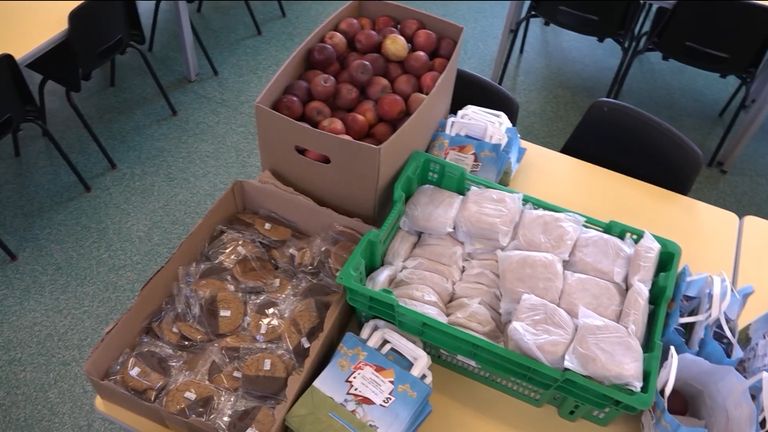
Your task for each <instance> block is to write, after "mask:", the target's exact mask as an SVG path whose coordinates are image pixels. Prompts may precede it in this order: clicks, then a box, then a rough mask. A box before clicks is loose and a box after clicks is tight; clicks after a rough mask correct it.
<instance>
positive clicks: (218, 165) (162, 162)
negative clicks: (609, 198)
mask: <svg viewBox="0 0 768 432" xmlns="http://www.w3.org/2000/svg"><path fill="white" fill-rule="evenodd" d="M142 3H143V4H142V5H141V6H142V10H144V11H145V12H146V11H147V8H149V11H150V12H151V7H152V5H151V3H149V4H146V3H144V2H142ZM251 3H252V4H253V6H254V9H255V11H256V14H257V16H258V17H259V19H260V23H261V25H262V29H263V30H264V35H263V36H261V37H257V36H256V35H255V31H254V28H253V26H252V24H251V22H250V20H249V19H248V16H247V13H246V12H245V8H244V6H243V5H242V3H241V2H207V3H206V6H205V9H204V12H203V13H202V14H200V15H198V14H194V13H193V20H194V22H195V23H196V25H197V27H198V29H199V31H200V33H201V34H202V35H203V37H204V39H205V41H206V43H207V45H208V48H209V50H210V51H211V54H212V55H213V57H214V59H215V61H216V63H217V66H218V67H219V70H220V71H221V75H220V76H219V77H213V76H212V74H211V73H210V71H209V70H208V69H207V66H206V65H205V63H204V61H203V60H202V57H201V64H200V68H201V71H202V73H201V76H200V79H199V80H198V81H197V82H195V83H188V82H187V81H186V80H185V79H184V78H183V74H182V67H181V64H182V63H181V58H180V54H179V49H178V35H177V31H176V28H175V24H174V20H173V16H172V14H173V12H172V10H171V9H170V7H169V5H167V4H165V5H164V6H163V8H162V9H161V17H160V22H159V24H158V28H159V34H158V40H157V43H156V47H155V51H154V52H153V53H152V54H151V58H152V60H153V61H154V64H155V66H156V68H157V70H158V73H159V75H160V76H161V79H162V80H163V82H164V83H165V84H166V87H167V88H168V90H169V92H170V95H171V98H172V99H173V101H174V102H175V103H176V105H177V108H178V109H179V116H178V117H171V116H170V115H169V112H168V110H167V108H166V106H165V105H164V103H163V101H162V99H161V98H160V96H159V94H158V93H157V91H156V89H155V88H154V86H153V84H152V82H151V81H150V80H149V77H148V75H147V73H146V71H145V70H144V69H143V67H142V65H141V63H140V60H139V59H138V57H137V56H136V55H135V54H129V55H127V56H124V57H121V58H120V59H118V74H117V75H118V85H117V87H115V88H109V86H108V85H107V80H106V75H107V74H106V71H103V73H97V74H96V76H95V78H94V79H93V80H92V81H91V82H89V83H87V84H86V89H85V91H84V92H83V93H81V94H79V95H77V100H78V101H79V104H80V106H81V107H82V109H83V111H84V112H85V114H86V116H87V117H88V119H89V120H90V121H91V123H92V124H93V127H94V128H95V129H96V131H97V132H98V134H99V135H100V136H101V138H102V140H103V141H104V143H105V144H106V145H107V147H109V149H110V151H111V152H112V155H113V156H114V158H115V159H116V160H117V162H118V164H119V165H120V167H119V169H118V170H116V171H111V170H109V167H108V165H107V164H106V162H105V161H104V159H103V158H102V157H101V155H100V154H99V153H98V152H97V151H96V148H95V146H94V145H93V144H92V142H91V141H90V140H89V138H88V137H87V135H86V134H85V131H84V130H83V129H82V128H81V127H80V126H79V124H78V123H77V119H76V118H75V116H74V114H72V112H71V111H70V110H69V108H68V107H67V106H66V103H64V98H63V90H62V89H61V88H60V87H57V86H55V85H50V86H49V87H48V91H47V100H48V101H49V117H50V126H51V130H52V131H53V133H54V134H56V135H57V137H58V138H59V141H60V142H61V143H62V145H63V146H64V147H65V148H66V150H67V151H68V152H69V154H70V156H71V157H72V159H73V160H74V161H75V163H76V164H77V165H78V166H79V167H80V169H81V171H82V172H83V174H84V175H85V176H86V178H87V179H88V181H90V182H91V185H92V186H93V189H94V190H93V192H92V193H90V194H85V193H83V191H82V189H81V188H80V185H79V184H78V183H77V181H76V180H75V178H74V177H73V176H72V175H71V174H70V173H69V172H68V170H67V169H66V167H65V165H64V164H63V163H62V162H61V160H60V159H59V158H58V155H57V154H56V153H55V152H54V151H53V150H52V148H51V147H50V146H49V145H48V144H47V143H46V142H45V141H44V140H43V139H42V138H41V137H40V134H39V133H38V132H37V131H35V130H34V129H31V128H27V129H26V130H25V131H24V132H23V134H22V157H21V158H19V159H16V158H14V157H13V153H12V147H11V140H10V139H5V140H3V141H0V172H2V182H1V183H0V203H1V205H2V209H3V210H2V217H1V218H0V237H1V238H3V239H4V240H5V241H6V242H7V243H9V244H10V245H11V246H12V247H13V248H14V249H15V250H16V252H17V253H18V254H19V255H20V260H19V261H18V262H16V263H10V262H8V261H7V260H5V259H4V257H0V281H2V282H1V283H0V292H2V300H0V342H2V344H3V345H4V347H5V348H4V349H3V350H0V385H1V386H2V387H3V389H4V390H3V393H4V394H3V397H2V398H0V413H2V414H0V430H3V431H38V430H44V431H48V430H51V431H53V430H55V431H91V430H94V431H99V430H118V428H117V427H116V426H114V425H112V424H111V423H110V422H108V421H106V420H104V419H102V418H101V417H99V415H97V414H96V413H95V411H94V409H93V406H92V403H93V396H94V394H93V392H92V390H91V388H90V387H89V385H88V383H87V381H86V379H85V377H84V376H83V374H82V370H81V368H82V364H83V362H84V360H85V358H86V357H87V355H88V352H89V350H90V349H91V347H92V346H93V345H94V344H95V343H96V342H97V341H98V339H99V337H100V335H101V331H102V329H103V328H104V327H105V326H107V325H108V324H109V323H110V322H112V321H113V320H115V319H117V318H118V317H119V316H120V314H121V313H122V311H124V310H125V309H126V308H127V307H128V305H129V304H130V302H131V300H132V299H133V297H134V296H135V295H136V293H137V291H138V289H139V288H140V287H141V285H142V284H143V282H145V281H146V280H147V279H148V278H149V276H151V274H152V273H153V272H154V271H155V270H156V269H157V268H158V267H159V266H161V265H162V264H163V262H164V261H165V259H166V258H167V257H168V256H169V254H170V253H171V252H172V251H173V249H174V248H175V247H176V245H177V244H178V243H179V242H180V241H181V240H182V239H183V237H184V235H185V234H186V233H187V232H188V231H189V229H190V228H191V227H192V226H193V225H194V224H195V222H196V221H197V220H198V219H199V218H200V217H201V216H202V215H203V214H204V213H205V211H206V210H207V208H208V207H209V206H210V205H211V203H212V202H213V201H214V200H215V199H216V198H217V197H218V196H219V195H220V194H221V193H222V191H223V190H224V189H225V188H226V187H227V186H228V185H229V183H230V182H231V181H232V180H234V179H237V178H249V177H254V176H256V175H257V174H258V172H259V156H258V147H257V144H256V132H255V127H254V121H253V107H252V104H253V100H254V99H255V98H256V96H257V95H258V94H259V92H260V91H261V89H262V88H263V87H264V85H265V84H266V83H267V82H268V80H269V79H270V77H271V76H272V75H273V74H274V72H275V71H276V70H277V69H278V68H279V67H280V65H281V64H282V63H283V62H284V61H285V60H286V58H287V57H288V55H289V54H290V53H291V52H292V50H293V49H294V48H295V47H296V46H297V45H298V44H299V43H300V42H301V41H302V40H303V39H304V38H306V36H307V35H308V34H309V33H310V32H311V31H312V30H313V29H314V28H315V27H316V26H317V25H318V24H319V23H321V22H322V21H323V20H325V19H326V18H327V17H328V16H329V15H330V14H331V13H332V12H333V11H334V10H335V9H336V8H337V7H338V6H339V5H341V4H342V3H341V2H284V3H285V5H286V9H287V12H288V17H287V18H285V19H283V18H281V17H280V13H279V10H278V8H277V4H276V3H275V2H271V1H265V2H256V1H254V2H251ZM407 3H408V4H410V5H413V6H415V7H417V8H420V9H424V10H428V11H430V12H433V13H435V14H437V15H440V16H443V17H446V18H448V19H451V20H453V21H455V22H458V23H460V24H462V25H464V26H465V27H466V40H465V43H464V48H463V51H462V53H461V62H460V65H461V67H463V68H466V69H469V70H472V71H474V72H477V73H480V74H482V75H486V76H487V75H489V74H490V71H491V68H492V66H493V62H494V56H495V54H496V48H497V46H498V36H499V34H500V32H501V28H502V26H503V24H504V14H505V11H506V7H507V4H506V2H427V1H425V2H407ZM145 18H146V17H145ZM145 28H147V29H148V22H147V21H145ZM0 50H2V47H0ZM617 60H618V49H617V48H616V47H615V46H614V45H612V44H611V43H610V42H606V43H605V44H598V43H596V42H595V41H594V40H592V39H589V38H586V37H581V36H578V35H574V34H570V33H568V32H565V31H563V30H559V29H556V28H554V27H547V28H545V27H543V26H542V25H541V24H540V23H534V24H533V25H532V26H531V31H530V34H529V38H528V46H527V48H526V52H525V54H524V56H523V57H522V59H520V58H518V57H517V56H515V57H514V58H513V60H512V64H511V65H510V71H509V72H508V74H507V77H506V80H505V86H506V87H507V88H508V89H509V90H510V91H511V92H512V93H513V94H514V95H515V96H516V97H517V98H518V99H519V101H520V104H521V114H520V119H519V129H520V132H521V134H522V136H523V137H524V138H525V139H528V140H530V141H533V142H536V143H538V144H541V145H545V146H547V147H550V148H553V149H559V148H560V146H561V145H562V143H563V142H564V140H565V139H566V138H567V136H568V134H569V132H570V130H571V129H572V128H573V126H574V125H575V124H576V122H577V121H578V119H579V117H580V116H581V114H582V113H583V112H584V110H585V109H586V107H587V106H588V105H589V104H590V102H592V101H593V100H594V99H596V98H599V97H602V96H603V95H604V93H605V90H606V88H607V86H608V83H609V81H610V78H611V73H612V71H613V69H614V67H615V65H616V62H617ZM37 79H38V77H35V76H34V74H32V73H30V74H29V80H30V84H31V85H32V86H36V85H37ZM735 85H736V83H735V81H733V80H728V81H725V80H722V79H720V78H718V77H716V76H713V75H710V74H706V73H704V72H699V71H695V70H691V69H690V68H687V67H684V66H682V65H679V64H674V63H666V62H664V63H662V62H661V60H660V59H659V58H658V57H657V56H650V55H649V56H646V57H643V58H641V59H640V60H638V62H637V64H636V66H635V68H634V69H633V72H632V74H631V76H630V78H629V80H628V82H627V85H626V90H625V92H624V95H623V97H622V99H623V100H625V101H627V102H629V103H632V104H634V105H637V106H639V107H640V108H643V109H645V110H647V111H649V112H651V113H653V114H655V115H657V116H659V117H661V118H663V119H665V120H667V121H668V122H670V123H671V124H672V125H673V126H675V127H677V128H678V129H679V130H680V131H682V132H683V133H684V134H686V135H688V136H689V137H690V138H692V139H693V140H694V141H695V142H697V143H698V144H699V145H700V146H701V148H702V150H703V151H704V153H705V154H709V152H711V151H712V149H713V148H714V145H715V143H716V141H717V138H718V136H719V134H720V133H721V131H722V128H723V127H724V125H725V121H724V120H720V119H718V118H717V117H716V114H717V111H718V109H719V107H720V105H721V104H722V103H723V102H724V101H725V99H726V98H727V96H728V95H729V93H730V91H732V89H733V88H734V87H735ZM33 88H34V87H33ZM766 141H768V127H764V128H763V129H762V130H761V131H760V133H759V135H758V136H757V137H756V138H755V139H754V140H753V142H752V143H751V144H750V146H749V147H747V148H746V150H745V151H744V153H743V154H742V156H741V158H740V159H739V160H738V162H737V163H736V164H735V166H734V167H733V170H732V172H731V173H730V174H728V175H727V176H723V175H721V174H719V173H718V172H717V171H715V170H705V172H703V173H702V175H701V177H700V179H699V181H698V183H697V185H696V187H695V189H694V191H693V194H692V196H694V197H695V198H698V199H701V200H703V201H706V202H709V203H712V204H714V205H717V206H721V207H724V208H727V209H730V210H732V211H734V212H736V213H738V214H739V215H745V214H756V215H761V216H764V217H765V216H768V202H767V201H766V200H765V199H764V198H765V197H766V191H768V185H767V184H766V179H765V176H764V175H763V170H764V168H765V167H768V148H766V146H765V144H766ZM702 235H706V233H702Z"/></svg>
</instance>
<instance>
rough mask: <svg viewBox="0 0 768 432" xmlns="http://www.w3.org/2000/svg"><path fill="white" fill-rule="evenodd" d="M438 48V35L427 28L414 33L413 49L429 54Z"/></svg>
mask: <svg viewBox="0 0 768 432" xmlns="http://www.w3.org/2000/svg"><path fill="white" fill-rule="evenodd" d="M435 48H437V35H436V34H435V32H433V31H431V30H427V29H421V30H419V31H417V32H416V33H414V34H413V50H414V51H424V52H425V53H427V54H428V55H432V52H433V51H434V50H435Z"/></svg>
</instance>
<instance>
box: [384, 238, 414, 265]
mask: <svg viewBox="0 0 768 432" xmlns="http://www.w3.org/2000/svg"><path fill="white" fill-rule="evenodd" d="M417 241H419V236H418V235H416V234H411V233H409V232H408V231H405V230H402V229H400V230H397V233H395V236H394V237H393V238H392V242H390V243H389V249H387V254H386V255H385V256H384V264H387V265H399V264H402V263H403V261H405V260H407V259H408V256H410V255H411V251H412V250H413V247H414V246H415V245H416V242H417Z"/></svg>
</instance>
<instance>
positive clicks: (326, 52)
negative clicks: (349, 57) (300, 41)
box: [307, 42, 336, 70]
mask: <svg viewBox="0 0 768 432" xmlns="http://www.w3.org/2000/svg"><path fill="white" fill-rule="evenodd" d="M335 61H336V51H334V50H333V47H331V46H330V45H328V44H326V43H322V42H321V43H319V44H315V46H313V47H312V48H310V49H309V54H307V62H308V63H309V66H310V67H311V68H312V69H320V70H323V69H325V68H327V67H328V66H330V65H332V64H333V62H335Z"/></svg>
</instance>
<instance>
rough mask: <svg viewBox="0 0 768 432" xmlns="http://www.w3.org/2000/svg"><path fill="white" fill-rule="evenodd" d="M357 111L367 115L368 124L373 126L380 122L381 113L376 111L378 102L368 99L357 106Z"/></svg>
mask: <svg viewBox="0 0 768 432" xmlns="http://www.w3.org/2000/svg"><path fill="white" fill-rule="evenodd" d="M355 112H356V113H358V114H360V115H361V116H363V117H365V119H366V120H367V121H368V126H373V125H375V124H376V123H378V122H379V114H378V113H377V112H376V102H374V101H372V100H370V99H366V100H364V101H362V102H360V103H359V104H357V106H356V107H355Z"/></svg>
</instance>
